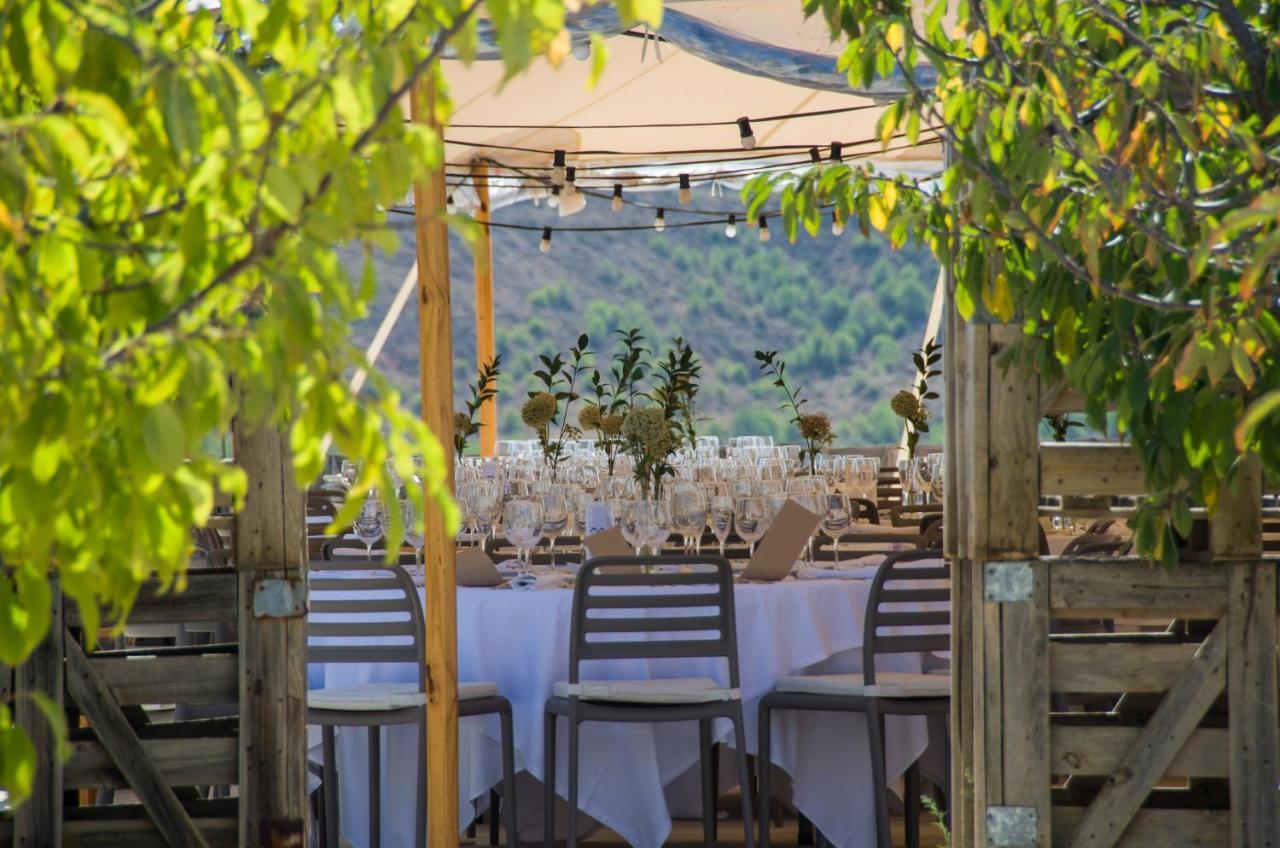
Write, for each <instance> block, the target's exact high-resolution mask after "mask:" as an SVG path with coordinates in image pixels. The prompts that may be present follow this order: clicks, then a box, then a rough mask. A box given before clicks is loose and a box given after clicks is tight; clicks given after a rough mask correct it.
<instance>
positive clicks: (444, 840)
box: [410, 82, 458, 848]
mask: <svg viewBox="0 0 1280 848" xmlns="http://www.w3.org/2000/svg"><path fill="white" fill-rule="evenodd" d="M433 85H434V84H433V83H431V82H427V83H426V84H425V86H422V87H419V86H415V89H414V92H413V97H412V99H411V101H410V103H411V110H412V113H413V120H415V121H421V122H422V123H424V124H427V125H428V126H430V127H433V128H435V129H437V130H439V129H440V127H439V124H438V122H437V120H436V117H435V92H434V90H433ZM413 201H414V203H413V212H414V219H415V222H416V225H417V242H418V350H419V357H420V362H419V365H418V370H419V375H420V378H421V384H422V420H423V422H424V423H426V425H427V427H428V428H429V429H430V430H431V432H433V433H435V434H436V436H437V437H438V438H439V439H440V447H441V449H442V451H443V453H442V456H443V459H444V463H445V470H446V474H447V475H448V486H449V491H453V440H452V439H451V438H450V434H451V433H452V432H453V379H452V377H453V343H452V338H451V332H452V331H451V327H450V317H451V316H450V305H449V227H448V224H447V222H446V221H445V217H444V206H445V185H444V167H443V166H441V168H440V169H439V170H437V171H433V172H431V173H430V174H428V175H427V176H426V177H425V178H424V179H423V180H422V181H421V182H420V183H418V184H417V185H415V186H414V189H413ZM425 520H426V529H425V535H424V551H425V554H426V584H425V590H426V605H425V606H426V609H425V612H426V619H427V637H426V644H427V739H426V740H425V742H424V744H426V746H427V786H426V804H427V844H428V845H431V846H433V848H446V846H449V845H457V844H458V626H457V597H456V596H457V588H456V586H455V583H454V580H455V569H456V563H455V561H454V549H453V535H452V534H451V533H450V532H449V530H448V528H447V527H445V523H444V514H443V513H442V512H441V510H440V509H439V507H437V506H436V505H435V504H434V503H432V502H428V503H427V507H426V515H425Z"/></svg>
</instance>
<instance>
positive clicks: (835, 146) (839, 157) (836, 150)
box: [831, 141, 844, 162]
mask: <svg viewBox="0 0 1280 848" xmlns="http://www.w3.org/2000/svg"><path fill="white" fill-rule="evenodd" d="M831 161H832V162H843V161H844V145H843V144H841V143H840V142H838V141H833V142H831Z"/></svg>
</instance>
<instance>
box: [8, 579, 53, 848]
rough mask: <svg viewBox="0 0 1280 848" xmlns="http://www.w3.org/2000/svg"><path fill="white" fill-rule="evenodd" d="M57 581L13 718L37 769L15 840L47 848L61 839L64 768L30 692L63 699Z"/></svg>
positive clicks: (18, 684)
mask: <svg viewBox="0 0 1280 848" xmlns="http://www.w3.org/2000/svg"><path fill="white" fill-rule="evenodd" d="M51 582H52V586H51V590H52V598H51V604H52V613H51V614H52V618H51V620H50V623H49V636H48V637H47V638H46V639H45V640H44V642H43V643H41V645H40V646H39V647H38V648H36V649H35V650H34V651H32V652H31V656H29V657H28V658H27V661H26V662H25V663H23V664H22V665H21V666H19V667H18V668H17V669H15V670H14V685H15V690H16V695H17V698H16V700H15V701H14V705H13V713H14V720H15V722H16V723H17V725H18V727H20V728H22V729H23V730H24V731H26V734H27V736H28V738H30V740H31V744H32V747H34V748H35V755H36V769H35V775H34V776H33V777H32V781H31V797H30V798H28V799H27V802H26V803H25V804H23V805H22V806H21V807H19V808H18V811H17V814H16V815H15V816H14V843H13V844H14V845H15V846H17V848H47V846H50V845H59V844H61V842H62V789H63V783H62V768H61V767H60V765H59V763H58V757H57V737H56V736H55V734H54V730H53V728H51V727H50V726H49V719H48V718H47V717H46V716H45V714H44V713H43V712H41V711H40V709H39V708H38V707H37V706H36V702H35V700H34V699H33V698H32V697H30V696H31V695H32V694H33V693H39V694H41V695H44V696H45V697H47V698H48V699H49V700H50V701H51V702H52V703H53V704H54V705H55V707H58V708H61V707H62V705H63V702H64V694H65V693H64V689H63V687H64V683H63V674H62V655H63V650H64V646H63V642H64V640H65V639H66V635H65V634H66V630H65V629H64V627H63V610H64V605H63V598H62V592H61V591H60V590H59V588H58V584H57V581H56V580H53V581H51Z"/></svg>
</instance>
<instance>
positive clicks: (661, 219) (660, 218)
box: [653, 209, 667, 232]
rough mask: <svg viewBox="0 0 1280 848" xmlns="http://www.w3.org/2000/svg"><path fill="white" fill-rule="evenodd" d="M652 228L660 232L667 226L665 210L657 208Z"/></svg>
mask: <svg viewBox="0 0 1280 848" xmlns="http://www.w3.org/2000/svg"><path fill="white" fill-rule="evenodd" d="M653 228H654V229H655V230H657V231H658V232H662V231H663V230H665V229H666V228H667V210H665V209H659V210H658V214H657V216H656V217H655V218H654V219H653Z"/></svg>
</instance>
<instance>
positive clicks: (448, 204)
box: [437, 194, 458, 215]
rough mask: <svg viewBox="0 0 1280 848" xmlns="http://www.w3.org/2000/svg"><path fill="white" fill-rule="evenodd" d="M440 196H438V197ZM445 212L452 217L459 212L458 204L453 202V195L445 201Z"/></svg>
mask: <svg viewBox="0 0 1280 848" xmlns="http://www.w3.org/2000/svg"><path fill="white" fill-rule="evenodd" d="M438 196H439V195H437V197H438ZM444 211H445V212H447V213H449V214H450V215H452V214H453V213H455V212H457V211H458V204H456V203H454V202H453V195H452V194H451V195H449V196H448V197H446V198H445V199H444Z"/></svg>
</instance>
